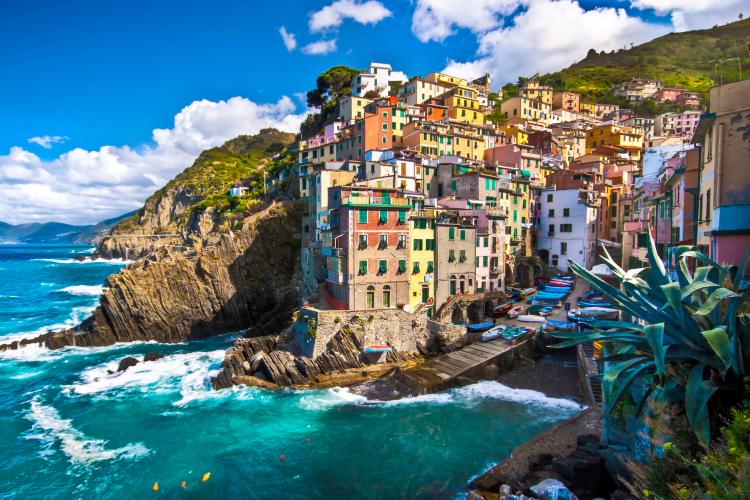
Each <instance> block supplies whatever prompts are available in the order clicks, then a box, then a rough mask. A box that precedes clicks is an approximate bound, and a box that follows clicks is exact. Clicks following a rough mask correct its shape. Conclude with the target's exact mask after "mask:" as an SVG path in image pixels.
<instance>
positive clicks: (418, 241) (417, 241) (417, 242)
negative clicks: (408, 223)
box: [414, 238, 422, 250]
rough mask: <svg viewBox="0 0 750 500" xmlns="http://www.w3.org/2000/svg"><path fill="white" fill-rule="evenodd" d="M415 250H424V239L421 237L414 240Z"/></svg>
mask: <svg viewBox="0 0 750 500" xmlns="http://www.w3.org/2000/svg"><path fill="white" fill-rule="evenodd" d="M414 250H422V240H421V239H418V238H417V239H415V240H414Z"/></svg>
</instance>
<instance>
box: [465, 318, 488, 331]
mask: <svg viewBox="0 0 750 500" xmlns="http://www.w3.org/2000/svg"><path fill="white" fill-rule="evenodd" d="M493 326H495V323H493V322H492V321H486V322H484V323H476V324H474V325H469V326H468V327H466V329H467V330H469V331H470V332H483V331H486V330H489V329H490V328H492V327H493Z"/></svg>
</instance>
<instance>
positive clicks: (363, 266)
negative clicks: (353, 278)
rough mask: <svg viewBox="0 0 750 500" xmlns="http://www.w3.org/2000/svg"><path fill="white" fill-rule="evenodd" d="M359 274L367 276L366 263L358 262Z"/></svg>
mask: <svg viewBox="0 0 750 500" xmlns="http://www.w3.org/2000/svg"><path fill="white" fill-rule="evenodd" d="M359 274H367V261H366V260H360V261H359Z"/></svg>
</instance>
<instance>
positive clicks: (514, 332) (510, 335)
mask: <svg viewBox="0 0 750 500" xmlns="http://www.w3.org/2000/svg"><path fill="white" fill-rule="evenodd" d="M528 331H529V329H528V328H523V327H521V326H517V327H515V328H511V329H510V330H506V331H505V332H504V333H503V338H505V339H509V340H510V339H514V338H516V337H519V336H521V335H523V334H524V333H526V332H528Z"/></svg>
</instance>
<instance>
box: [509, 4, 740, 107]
mask: <svg viewBox="0 0 750 500" xmlns="http://www.w3.org/2000/svg"><path fill="white" fill-rule="evenodd" d="M748 42H750V19H744V20H740V21H736V22H733V23H729V24H726V25H724V26H714V27H713V28H710V29H705V30H695V31H685V32H682V33H670V34H668V35H665V36H662V37H659V38H656V39H654V40H651V41H650V42H647V43H644V44H641V45H636V46H632V47H630V48H623V49H618V50H613V51H611V52H605V51H601V52H597V51H596V50H595V49H591V50H589V52H588V54H587V55H586V58H585V59H583V60H582V61H579V62H577V63H575V64H573V65H572V66H570V67H569V68H566V69H563V70H561V71H558V72H555V73H549V74H546V75H543V76H541V77H539V79H540V80H541V82H542V83H543V84H545V85H549V86H552V87H554V88H555V90H556V91H569V92H577V93H580V94H582V95H583V96H584V100H586V101H589V102H602V103H612V104H620V105H622V106H624V107H629V106H631V105H632V103H630V102H628V101H625V100H624V99H621V98H617V97H614V96H611V95H610V94H609V90H610V89H611V88H612V87H613V86H614V85H617V84H618V83H621V82H623V81H625V80H630V79H631V78H650V79H658V80H663V81H664V85H665V86H667V87H677V88H684V89H687V90H690V91H695V92H700V93H701V95H702V96H703V97H704V98H705V96H706V94H707V92H708V90H709V89H710V88H711V86H712V85H714V83H713V82H714V79H715V84H717V85H718V84H721V83H730V82H735V81H738V80H740V65H741V67H742V69H743V70H742V78H743V79H744V78H748V77H750V53H748V49H747V45H746V44H747V43H748ZM738 57H739V62H738ZM525 80H526V78H520V79H519V82H518V83H517V84H512V83H511V84H508V85H506V87H504V88H503V90H504V93H505V95H504V97H508V96H512V95H514V93H515V92H517V88H518V86H519V85H520V84H522V83H523V81H525ZM644 104H645V105H646V106H649V105H650V104H651V103H644ZM650 111H652V113H646V114H647V115H648V114H653V112H657V111H661V110H656V109H654V110H650ZM662 112H663V111H662Z"/></svg>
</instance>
